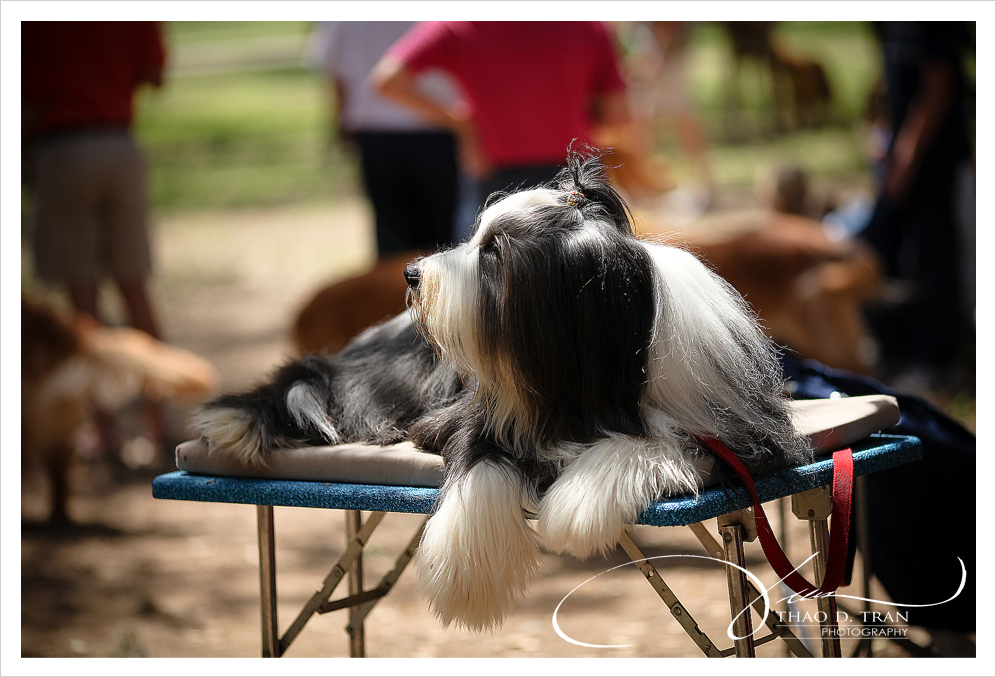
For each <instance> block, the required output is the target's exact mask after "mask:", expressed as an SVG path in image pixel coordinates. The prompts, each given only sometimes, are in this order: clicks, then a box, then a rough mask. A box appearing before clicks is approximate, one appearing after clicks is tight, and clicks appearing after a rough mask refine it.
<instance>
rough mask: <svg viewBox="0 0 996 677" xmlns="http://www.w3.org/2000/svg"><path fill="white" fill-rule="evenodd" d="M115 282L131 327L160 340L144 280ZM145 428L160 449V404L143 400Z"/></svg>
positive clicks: (162, 415) (163, 418)
mask: <svg viewBox="0 0 996 677" xmlns="http://www.w3.org/2000/svg"><path fill="white" fill-rule="evenodd" d="M117 282H118V287H119V288H120V289H121V296H122V298H123V299H124V303H125V308H126V309H127V310H128V317H129V319H130V320H131V326H133V327H134V328H135V329H140V330H142V331H144V332H145V333H147V334H149V335H150V336H152V337H153V338H155V339H157V340H162V336H161V335H160V333H159V322H158V321H157V319H156V316H155V312H154V311H153V310H152V304H151V302H150V301H149V293H148V288H147V286H146V283H145V280H144V279H141V278H139V279H132V280H118V281H117ZM145 426H146V432H147V433H148V435H149V439H150V440H151V442H152V443H153V444H154V445H155V446H156V448H157V449H161V448H162V446H163V443H164V442H165V439H166V412H165V410H164V408H163V403H162V402H159V401H155V400H150V399H148V398H146V399H145Z"/></svg>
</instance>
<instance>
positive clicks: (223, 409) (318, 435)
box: [192, 356, 342, 466]
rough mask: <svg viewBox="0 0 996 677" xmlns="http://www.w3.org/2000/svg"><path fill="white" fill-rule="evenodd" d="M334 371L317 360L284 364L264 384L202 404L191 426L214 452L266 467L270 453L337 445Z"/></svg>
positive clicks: (316, 358) (338, 439) (328, 365)
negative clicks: (333, 400) (309, 446)
mask: <svg viewBox="0 0 996 677" xmlns="http://www.w3.org/2000/svg"><path fill="white" fill-rule="evenodd" d="M334 375H335V373H334V367H333V366H332V365H331V364H330V363H329V362H328V361H327V360H324V359H322V358H319V357H315V356H312V357H308V358H304V359H302V360H297V361H295V362H291V363H290V364H287V365H285V366H284V367H282V368H281V369H279V370H278V371H277V373H276V374H275V376H274V378H272V379H271V380H270V381H268V382H267V383H265V384H263V385H260V386H258V387H256V388H255V389H253V390H250V391H248V392H245V393H237V394H228V395H222V396H221V397H218V398H216V399H214V400H212V401H210V402H208V403H207V404H205V405H204V406H203V407H202V408H201V409H200V410H199V411H198V412H197V413H196V414H195V415H194V418H193V422H192V424H193V427H194V429H195V430H197V432H199V433H200V434H201V436H202V437H203V438H204V439H205V440H206V441H207V443H208V446H209V448H210V449H211V451H212V452H216V453H223V454H227V455H230V456H232V457H234V458H236V459H237V460H239V461H241V462H242V463H245V464H247V465H256V466H259V465H266V459H267V456H268V455H269V453H270V452H271V451H273V450H274V449H280V448H286V447H292V446H303V445H309V444H310V445H324V444H338V443H339V442H341V441H342V440H341V438H340V435H339V431H338V430H337V429H336V427H335V426H334V425H333V424H332V422H331V417H330V414H331V411H330V408H331V405H332V403H331V393H332V386H331V382H332V379H333V378H334Z"/></svg>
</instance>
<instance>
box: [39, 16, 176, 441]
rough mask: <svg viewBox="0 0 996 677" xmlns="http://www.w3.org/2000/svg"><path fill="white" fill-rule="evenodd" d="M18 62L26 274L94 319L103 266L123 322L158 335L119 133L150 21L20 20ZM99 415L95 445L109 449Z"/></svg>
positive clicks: (139, 179) (130, 164)
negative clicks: (120, 303)
mask: <svg viewBox="0 0 996 677" xmlns="http://www.w3.org/2000/svg"><path fill="white" fill-rule="evenodd" d="M21 64H22V65H21V102H22V108H21V113H22V155H23V157H24V159H25V167H26V178H27V182H28V184H29V187H30V188H31V189H32V193H33V210H32V215H31V244H32V251H33V255H34V273H35V275H36V276H37V277H39V278H41V279H46V280H49V281H51V282H55V283H57V284H61V285H63V286H64V287H65V289H66V291H67V292H68V295H69V298H70V301H71V302H72V304H73V306H74V307H75V308H76V310H78V311H81V312H84V313H88V314H90V315H91V316H93V317H94V318H96V319H98V320H100V319H101V313H100V309H99V308H98V293H97V291H98V287H99V282H100V280H101V278H102V277H103V275H104V273H105V272H110V274H111V275H112V276H113V278H114V280H115V282H116V283H117V286H118V288H119V289H120V291H121V295H122V297H123V300H124V305H125V307H126V309H127V312H128V314H129V318H130V322H131V324H132V325H133V326H134V327H136V328H138V329H141V330H143V331H145V332H147V333H148V334H150V335H151V336H153V337H155V338H161V336H160V332H159V326H158V322H157V320H156V317H155V313H154V312H153V309H152V306H151V303H150V301H149V295H148V291H147V279H148V277H149V275H150V273H151V268H152V265H151V253H150V245H149V234H148V224H147V220H146V219H147V214H146V212H147V203H146V192H145V166H144V161H143V158H142V154H141V152H140V150H139V148H138V147H137V146H136V144H135V142H134V140H133V139H132V136H131V131H130V130H131V126H132V121H133V118H134V104H133V99H134V95H135V92H136V91H137V90H138V89H139V87H141V86H142V85H144V84H149V85H152V86H154V87H159V86H160V85H161V84H162V80H163V69H164V65H165V48H164V44H163V39H162V34H161V29H160V27H159V25H158V24H156V23H150V22H126V21H106V22H105V21H96V22H88V21H66V22H62V21H26V22H23V23H22V24H21ZM148 411H149V416H148V420H149V425H150V428H151V432H152V434H153V436H154V437H155V438H156V439H157V440H158V439H161V436H162V413H161V411H160V410H159V409H158V408H157V407H154V406H152V405H151V404H150V406H149V409H148ZM103 423H104V425H103V427H104V428H105V447H107V446H114V445H112V444H109V443H108V440H107V437H108V435H109V433H107V428H108V427H109V424H108V422H107V421H103Z"/></svg>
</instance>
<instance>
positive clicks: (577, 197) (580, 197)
mask: <svg viewBox="0 0 996 677" xmlns="http://www.w3.org/2000/svg"><path fill="white" fill-rule="evenodd" d="M587 199H588V196H586V195H585V194H584V193H579V192H578V191H576V190H572V191H571V194H570V195H568V196H567V206H568V207H580V206H581V204H582V203H583V202H584V201H585V200H587Z"/></svg>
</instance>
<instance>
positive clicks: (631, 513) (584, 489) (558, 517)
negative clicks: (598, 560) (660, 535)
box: [537, 474, 637, 559]
mask: <svg viewBox="0 0 996 677" xmlns="http://www.w3.org/2000/svg"><path fill="white" fill-rule="evenodd" d="M597 479H598V478H593V477H584V476H580V475H578V474H575V475H574V476H573V477H570V476H567V475H565V476H563V477H561V478H560V479H559V480H557V481H556V482H554V484H553V486H551V487H550V490H549V491H548V492H547V493H546V495H545V496H544V497H543V500H542V501H541V502H540V509H539V522H538V525H537V526H538V530H539V534H540V538H542V539H543V543H544V544H545V545H546V546H547V548H549V549H550V550H551V551H553V552H558V553H560V552H566V553H568V554H571V555H574V556H575V557H578V558H580V559H586V558H588V557H591V556H592V555H595V554H605V553H607V552H609V551H610V550H612V549H613V548H614V547H615V546H616V543H618V541H619V536H620V535H621V534H622V532H623V529H624V528H625V526H626V524H627V523H629V522H632V521H633V520H634V519H635V518H636V516H637V515H636V511H635V510H632V509H629V508H627V507H624V506H622V505H621V504H620V503H619V502H618V501H616V500H614V499H613V498H612V497H610V496H609V495H607V494H606V493H605V492H604V490H603V489H604V488H603V487H600V486H599V484H600V483H599V482H597V481H596V480H597Z"/></svg>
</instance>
